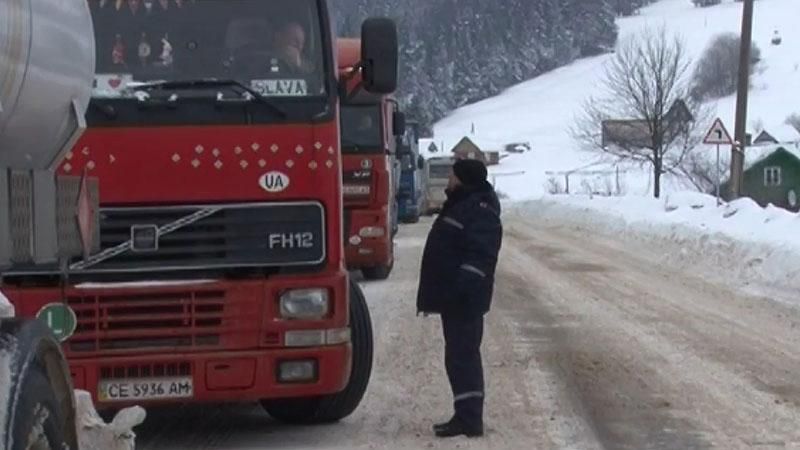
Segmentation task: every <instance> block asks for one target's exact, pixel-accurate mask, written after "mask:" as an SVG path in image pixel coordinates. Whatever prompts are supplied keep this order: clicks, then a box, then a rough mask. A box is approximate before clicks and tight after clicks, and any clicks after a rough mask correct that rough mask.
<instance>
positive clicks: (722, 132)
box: [703, 118, 733, 145]
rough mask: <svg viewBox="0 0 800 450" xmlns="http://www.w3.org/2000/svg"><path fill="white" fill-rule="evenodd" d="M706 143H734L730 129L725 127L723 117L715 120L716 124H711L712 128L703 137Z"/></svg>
mask: <svg viewBox="0 0 800 450" xmlns="http://www.w3.org/2000/svg"><path fill="white" fill-rule="evenodd" d="M703 143H704V144H711V145H731V144H733V138H732V137H731V135H730V133H728V130H727V129H725V125H724V124H723V123H722V119H719V118H718V119H717V120H715V121H714V125H711V129H710V130H708V134H706V138H705V139H703Z"/></svg>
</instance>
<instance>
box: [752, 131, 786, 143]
mask: <svg viewBox="0 0 800 450" xmlns="http://www.w3.org/2000/svg"><path fill="white" fill-rule="evenodd" d="M767 143H769V144H780V141H779V140H778V138H776V137H775V136H773V135H771V134H770V133H769V131H767V130H763V131H762V132H761V133H758V136H756V138H755V139H753V144H767Z"/></svg>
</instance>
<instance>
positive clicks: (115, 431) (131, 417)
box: [75, 390, 147, 450]
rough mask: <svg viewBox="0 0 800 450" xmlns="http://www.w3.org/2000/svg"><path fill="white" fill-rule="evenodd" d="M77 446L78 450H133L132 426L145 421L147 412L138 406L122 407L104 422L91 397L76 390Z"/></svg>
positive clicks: (133, 436) (133, 435) (134, 445)
mask: <svg viewBox="0 0 800 450" xmlns="http://www.w3.org/2000/svg"><path fill="white" fill-rule="evenodd" d="M75 405H76V415H75V417H76V418H77V419H76V420H77V421H78V423H77V428H78V441H79V442H78V443H79V445H80V448H81V450H134V449H135V448H136V434H135V433H134V432H133V429H134V427H136V426H138V425H140V424H141V423H142V422H144V419H145V417H146V416H147V413H146V412H145V410H144V409H143V408H141V407H138V406H134V407H131V408H125V409H123V410H122V411H120V412H118V413H117V415H116V416H114V420H113V421H112V422H111V423H108V424H107V423H105V421H103V419H102V418H101V417H100V415H99V414H97V410H95V407H94V404H93V403H92V396H91V394H89V393H88V392H86V391H80V390H76V391H75Z"/></svg>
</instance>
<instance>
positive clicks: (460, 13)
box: [332, 0, 651, 125]
mask: <svg viewBox="0 0 800 450" xmlns="http://www.w3.org/2000/svg"><path fill="white" fill-rule="evenodd" d="M650 1H651V0H504V1H503V2H497V0H336V1H335V2H333V3H332V4H333V6H334V8H336V10H335V15H336V20H337V24H338V33H339V35H340V36H358V34H359V32H360V29H361V23H362V21H363V20H364V19H365V18H367V17H370V16H388V17H391V18H393V19H395V20H396V21H397V24H398V30H399V32H400V33H399V36H400V60H401V69H400V90H399V93H398V94H399V97H400V100H401V102H402V103H403V105H404V107H405V108H406V110H407V112H408V113H409V115H410V116H411V117H413V118H414V119H416V120H418V121H420V122H421V123H422V124H423V125H431V124H432V123H434V122H435V121H436V120H438V119H440V118H441V117H443V116H444V115H445V114H447V113H448V112H449V111H451V110H452V109H454V108H457V107H459V106H463V105H465V104H467V103H471V102H475V101H478V100H480V99H483V98H486V97H489V96H492V95H495V94H497V93H499V92H500V91H501V90H502V89H505V88H507V87H509V86H511V85H513V84H516V83H519V82H521V81H524V80H527V79H530V78H532V77H535V76H537V75H540V74H542V73H544V72H546V71H548V70H552V69H554V68H556V67H559V66H561V65H564V64H567V63H569V62H571V61H573V60H574V59H575V58H577V57H580V56H589V55H595V54H599V53H601V52H604V51H607V50H609V49H611V48H613V46H614V44H615V41H616V38H617V27H616V24H615V22H614V20H615V16H616V15H618V14H632V13H633V12H635V11H636V10H637V9H638V8H639V7H641V6H643V5H644V4H646V3H650Z"/></svg>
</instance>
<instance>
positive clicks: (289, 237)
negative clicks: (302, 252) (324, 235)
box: [269, 233, 314, 250]
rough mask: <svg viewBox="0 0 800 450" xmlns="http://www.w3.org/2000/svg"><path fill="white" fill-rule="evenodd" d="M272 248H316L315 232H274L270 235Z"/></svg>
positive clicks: (270, 246)
mask: <svg viewBox="0 0 800 450" xmlns="http://www.w3.org/2000/svg"><path fill="white" fill-rule="evenodd" d="M269 248H270V250H274V249H281V250H293V249H310V248H314V234H313V233H272V234H270V235H269Z"/></svg>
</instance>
